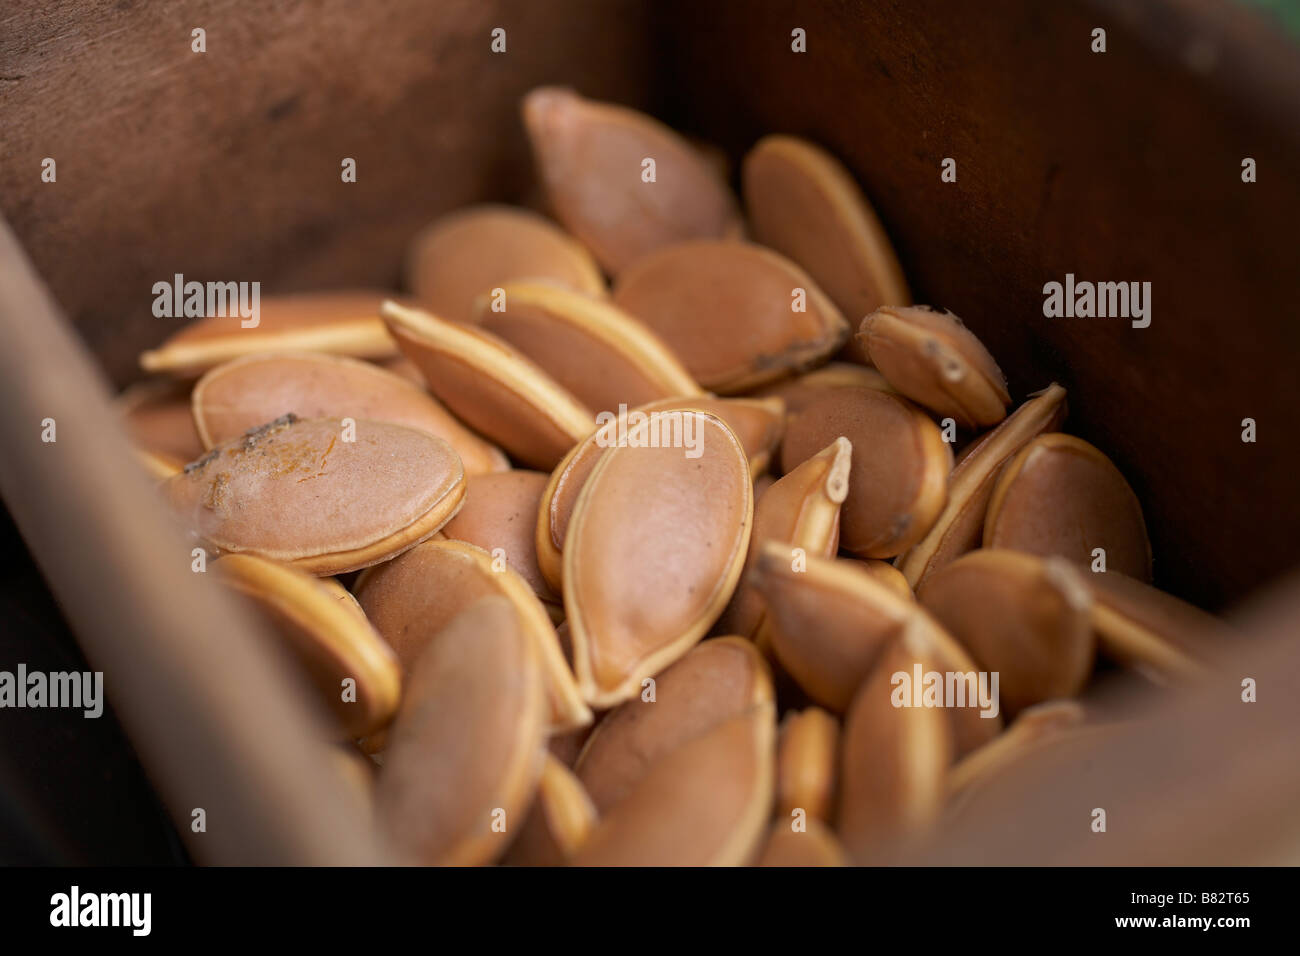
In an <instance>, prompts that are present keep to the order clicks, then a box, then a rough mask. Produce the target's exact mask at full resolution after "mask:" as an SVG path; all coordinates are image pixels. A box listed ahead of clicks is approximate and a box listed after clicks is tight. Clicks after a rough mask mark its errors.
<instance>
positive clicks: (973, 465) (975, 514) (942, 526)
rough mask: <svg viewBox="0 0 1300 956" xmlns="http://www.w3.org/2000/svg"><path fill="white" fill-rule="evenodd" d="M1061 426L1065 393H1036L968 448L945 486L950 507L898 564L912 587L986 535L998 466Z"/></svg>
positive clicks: (1059, 390)
mask: <svg viewBox="0 0 1300 956" xmlns="http://www.w3.org/2000/svg"><path fill="white" fill-rule="evenodd" d="M1064 420H1065V389H1063V388H1061V386H1059V385H1056V384H1052V385H1050V386H1048V387H1047V388H1046V389H1044V390H1043V391H1041V392H1037V393H1035V394H1034V395H1033V396H1031V397H1030V398H1029V400H1028V401H1026V402H1025V403H1024V404H1023V405H1021V406H1020V407H1019V408H1017V409H1016V410H1015V411H1014V412H1013V413H1012V414H1011V416H1010V417H1008V418H1007V419H1005V420H1004V421H1003V422H1002V424H1000V425H999V426H998V427H997V428H995V429H993V430H992V431H991V432H987V433H985V434H984V435H982V436H980V437H979V438H978V439H976V440H975V442H974V443H972V444H971V445H969V446H967V447H966V448H965V449H964V450H963V451H962V453H961V455H960V456H959V457H958V459H957V464H956V466H955V467H954V468H953V470H952V475H951V477H950V478H949V480H948V501H947V503H946V504H945V505H944V507H943V511H942V512H940V514H939V518H938V520H937V521H935V523H934V527H932V528H931V529H930V530H929V532H927V533H926V535H925V537H923V538H922V539H921V540H920V541H918V542H917V543H916V545H915V546H914V547H912V549H911V550H909V551H908V552H907V553H906V554H904V555H903V556H902V557H901V558H900V559H899V561H898V567H899V570H901V571H902V572H903V575H904V577H906V578H907V581H908V583H909V584H910V585H912V587H914V588H915V587H916V586H917V585H919V584H920V583H921V582H922V581H924V580H925V578H926V576H927V575H929V574H932V573H933V572H935V571H937V570H938V569H939V568H942V567H943V566H944V565H946V564H948V563H949V562H950V561H952V560H953V559H954V558H957V557H959V556H961V555H963V554H965V553H966V552H967V551H970V550H971V549H972V548H978V547H979V546H980V541H981V539H982V537H983V534H984V515H985V513H986V512H987V511H988V503H989V498H991V497H992V495H993V486H994V485H995V484H996V482H997V478H998V475H999V474H1000V472H1001V469H1002V466H1003V465H1004V464H1005V463H1006V462H1007V460H1008V459H1010V458H1012V457H1013V456H1014V455H1015V454H1016V453H1017V452H1019V451H1020V450H1021V449H1022V448H1024V447H1025V445H1027V444H1029V442H1030V441H1032V440H1033V439H1034V438H1036V437H1037V436H1038V435H1041V434H1042V433H1043V432H1050V431H1052V430H1054V429H1056V428H1059V427H1060V426H1061V423H1062V422H1063V421H1064Z"/></svg>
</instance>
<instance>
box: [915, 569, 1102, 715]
mask: <svg viewBox="0 0 1300 956" xmlns="http://www.w3.org/2000/svg"><path fill="white" fill-rule="evenodd" d="M1086 573H1087V572H1080V571H1079V570H1077V569H1076V568H1075V567H1074V566H1073V565H1071V564H1070V563H1069V562H1067V561H1063V560H1061V559H1060V558H1048V559H1047V560H1042V559H1040V558H1036V557H1034V556H1032V555H1027V554H1018V553H1016V552H1013V551H986V550H980V551H972V552H971V553H970V554H967V555H964V556H963V557H960V558H958V559H957V560H956V561H954V562H953V563H952V564H950V565H948V566H947V567H945V568H943V569H942V570H939V571H936V572H935V573H934V574H932V575H930V577H928V578H927V579H926V581H925V583H924V584H922V585H921V588H920V590H919V591H918V592H917V598H918V600H919V601H920V602H921V604H922V606H924V607H925V608H926V609H927V610H928V611H930V613H931V614H933V615H934V616H935V618H936V619H937V620H938V621H939V623H940V624H942V625H943V626H944V627H945V628H946V629H947V630H948V632H949V633H950V634H951V635H952V636H953V637H954V638H955V639H956V640H957V641H958V642H959V643H960V644H961V645H962V646H963V647H964V648H966V650H967V651H969V652H970V655H971V657H973V658H974V659H975V661H976V662H977V663H978V664H979V665H980V667H981V669H983V670H986V671H989V672H994V671H996V672H997V673H998V674H999V675H1000V676H999V684H1000V696H1001V699H1002V706H1003V709H1004V710H1005V711H1006V713H1007V714H1008V715H1012V714H1016V713H1018V712H1020V711H1021V710H1023V709H1024V708H1026V707H1029V706H1031V705H1032V704H1037V703H1040V702H1042V701H1045V700H1050V699H1052V698H1058V697H1073V696H1074V695H1075V694H1078V693H1079V691H1080V690H1082V689H1083V685H1084V684H1085V683H1086V682H1087V680H1088V677H1089V675H1090V674H1091V673H1092V667H1093V662H1094V659H1095V657H1096V642H1095V641H1094V639H1093V635H1092V628H1091V625H1090V617H1089V616H1090V613H1091V604H1092V600H1091V597H1090V595H1089V591H1088V586H1087V583H1086V582H1085V580H1084V578H1083V575H1084V574H1086Z"/></svg>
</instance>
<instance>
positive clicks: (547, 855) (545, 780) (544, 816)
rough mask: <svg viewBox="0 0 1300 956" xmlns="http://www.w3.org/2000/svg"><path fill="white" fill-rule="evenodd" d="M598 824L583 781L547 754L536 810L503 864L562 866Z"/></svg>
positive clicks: (594, 808)
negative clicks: (583, 786)
mask: <svg viewBox="0 0 1300 956" xmlns="http://www.w3.org/2000/svg"><path fill="white" fill-rule="evenodd" d="M596 821H597V814H596V807H595V805H594V804H592V802H591V798H590V797H589V796H587V791H585V790H584V789H583V788H582V784H581V782H579V780H578V778H577V777H575V776H574V775H573V773H572V772H571V771H570V770H569V768H568V767H566V766H565V765H564V764H563V763H561V762H560V761H559V760H557V759H555V757H553V756H551V755H550V754H547V755H546V758H545V762H544V763H543V764H542V776H541V779H540V780H539V781H538V784H537V797H536V799H535V800H534V801H533V808H532V810H530V811H529V812H528V819H527V820H525V821H524V828H523V830H522V831H521V832H520V833H519V835H518V836H517V837H516V838H515V842H514V843H513V844H512V845H511V847H510V851H509V853H507V854H506V858H505V860H504V862H505V863H506V864H507V865H510V866H563V865H564V864H565V863H567V862H568V861H569V860H570V859H571V858H572V857H573V855H574V854H575V853H576V852H577V851H578V850H579V849H580V848H581V847H582V845H583V844H584V843H585V842H586V841H587V837H589V836H590V835H591V831H592V830H593V829H594V828H595V826H596Z"/></svg>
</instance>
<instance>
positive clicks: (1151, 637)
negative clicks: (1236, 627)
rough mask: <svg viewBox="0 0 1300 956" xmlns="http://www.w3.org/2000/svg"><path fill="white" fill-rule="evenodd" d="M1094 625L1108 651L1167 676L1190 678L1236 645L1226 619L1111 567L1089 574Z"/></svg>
mask: <svg viewBox="0 0 1300 956" xmlns="http://www.w3.org/2000/svg"><path fill="white" fill-rule="evenodd" d="M1084 579H1085V581H1086V582H1087V584H1088V586H1089V588H1090V589H1091V591H1092V626H1093V629H1094V631H1095V632H1096V634H1097V640H1098V643H1099V645H1100V648H1101V650H1102V652H1103V653H1105V654H1106V656H1108V657H1110V658H1113V659H1115V660H1118V661H1120V662H1121V663H1124V664H1127V665H1129V666H1131V667H1136V668H1138V669H1140V670H1142V671H1144V672H1146V673H1148V674H1153V675H1155V676H1158V677H1163V678H1175V679H1178V678H1188V677H1195V676H1199V675H1201V674H1203V673H1204V672H1205V670H1206V668H1207V667H1208V666H1209V665H1210V664H1211V663H1213V662H1214V661H1215V660H1216V659H1217V658H1219V657H1221V656H1222V655H1223V654H1224V652H1225V651H1227V650H1229V649H1230V648H1232V647H1233V645H1234V637H1235V635H1234V634H1233V632H1232V630H1231V629H1230V628H1229V627H1228V626H1227V625H1226V624H1224V623H1223V621H1221V620H1219V619H1218V618H1216V617H1214V616H1213V615H1210V614H1207V613H1206V612H1204V611H1202V610H1201V609H1200V608H1197V607H1193V606H1192V605H1190V604H1188V603H1186V602H1185V601H1180V600H1179V599H1178V598H1176V597H1174V596H1173V595H1172V594H1166V593H1165V592H1164V591H1158V590H1156V589H1155V588H1153V587H1151V586H1150V585H1147V584H1143V583H1142V582H1141V581H1138V580H1135V579H1134V578H1131V577H1128V576H1126V575H1123V574H1120V573H1118V572H1116V571H1108V572H1107V573H1105V574H1085V575H1084Z"/></svg>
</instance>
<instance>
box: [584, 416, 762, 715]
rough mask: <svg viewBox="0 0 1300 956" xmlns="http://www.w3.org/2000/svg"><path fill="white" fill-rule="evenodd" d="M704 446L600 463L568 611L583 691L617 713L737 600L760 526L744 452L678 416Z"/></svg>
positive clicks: (634, 436) (637, 437) (712, 429)
mask: <svg viewBox="0 0 1300 956" xmlns="http://www.w3.org/2000/svg"><path fill="white" fill-rule="evenodd" d="M680 415H681V421H682V425H683V428H690V429H693V431H694V434H695V435H696V436H698V438H699V439H700V442H699V445H700V447H699V457H696V458H691V457H687V454H686V449H683V448H673V447H658V448H653V447H636V445H637V444H638V443H641V442H644V441H646V440H647V436H648V435H649V424H650V421H649V420H648V421H646V422H643V423H642V424H641V425H639V426H637V427H636V428H634V429H632V431H631V432H630V433H629V435H628V444H626V445H620V446H619V447H616V448H610V449H608V450H607V451H606V453H605V454H604V455H602V456H601V458H600V461H599V462H598V463H597V464H596V467H595V469H594V470H593V471H592V473H591V477H590V478H588V479H587V482H586V484H585V486H584V487H583V489H582V493H581V495H579V497H578V501H577V503H576V504H575V505H574V508H573V517H572V520H571V521H570V524H569V528H568V534H567V537H566V540H565V546H564V570H563V578H564V580H563V590H564V609H565V613H566V614H567V619H568V623H569V629H570V632H571V634H572V636H573V656H574V668H575V671H576V673H577V678H578V686H579V687H580V688H581V690H582V693H583V696H584V698H585V699H586V700H587V702H588V703H590V704H592V705H593V706H596V707H611V706H613V705H615V704H618V703H620V702H622V701H624V700H627V699H628V698H630V697H632V696H634V695H635V694H637V693H638V692H639V691H640V686H641V681H642V679H643V678H646V677H650V676H653V675H654V674H656V673H658V672H659V671H660V670H662V669H663V668H664V667H666V666H667V665H669V664H671V663H672V662H673V661H675V660H677V659H678V658H679V657H681V656H682V655H683V654H685V653H686V651H687V650H689V649H690V648H691V646H692V645H694V644H695V643H696V642H697V641H698V640H699V639H700V638H701V637H703V636H704V634H705V633H707V632H708V629H709V627H710V626H712V624H713V622H714V621H715V620H716V619H717V617H718V615H719V614H721V613H722V609H723V608H724V607H725V606H726V604H727V602H728V601H729V600H730V599H731V594H732V591H733V590H734V589H735V586H736V581H737V579H738V578H739V577H740V571H741V568H742V566H743V564H744V560H745V552H746V548H747V547H748V545H749V535H750V528H751V525H752V523H753V509H754V502H753V486H752V484H751V481H752V479H751V478H750V473H749V466H748V464H747V462H746V460H745V453H744V450H743V449H742V448H741V446H740V442H739V441H738V440H737V439H736V436H735V434H734V433H733V432H732V431H731V429H729V428H728V427H727V426H726V425H725V424H724V423H723V422H722V421H721V420H720V419H718V418H715V417H714V416H712V415H709V414H707V413H704V412H695V411H687V412H681V413H680Z"/></svg>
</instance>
